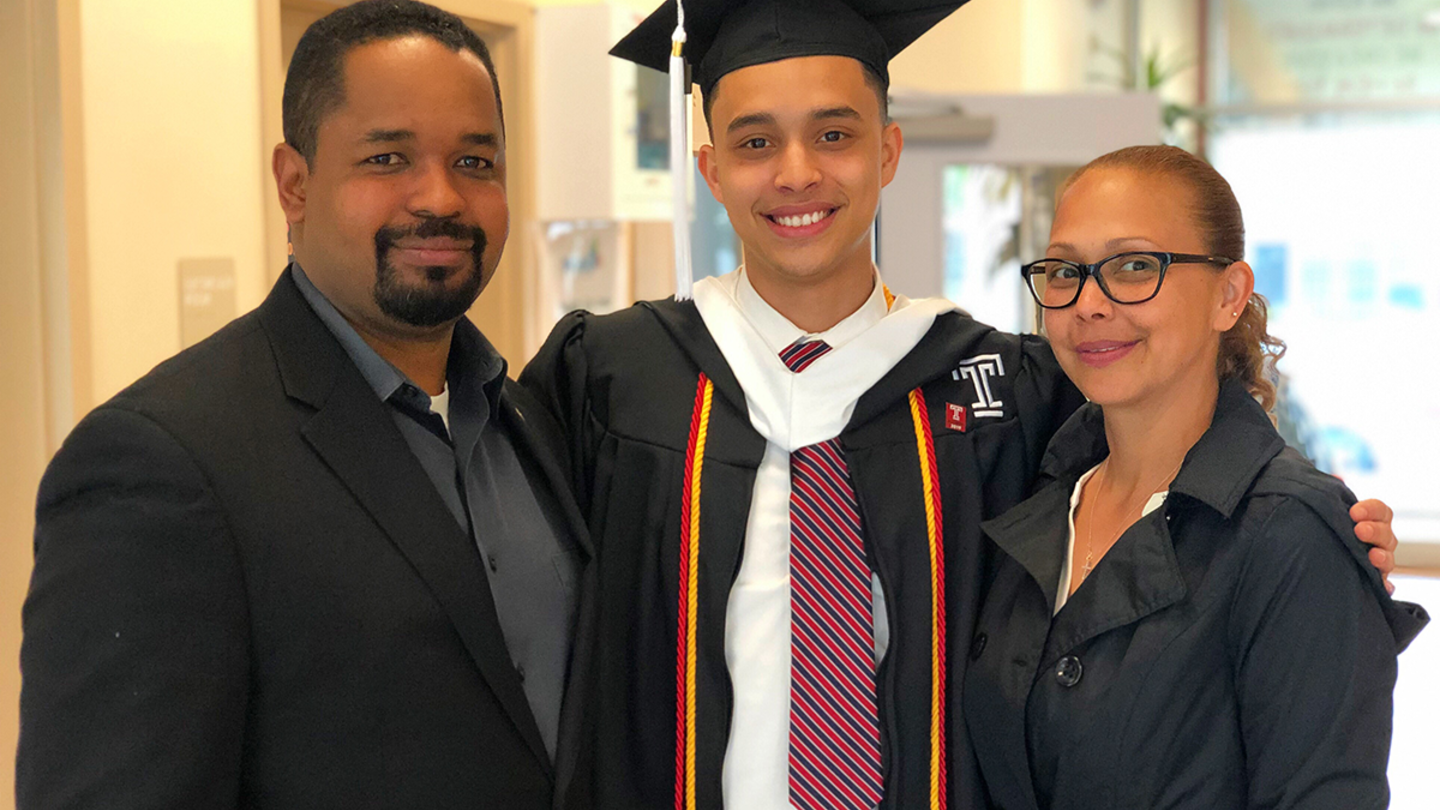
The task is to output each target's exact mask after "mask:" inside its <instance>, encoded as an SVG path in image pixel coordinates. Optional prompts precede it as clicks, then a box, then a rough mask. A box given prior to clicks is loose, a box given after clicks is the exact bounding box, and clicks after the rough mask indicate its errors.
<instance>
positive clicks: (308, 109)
mask: <svg viewBox="0 0 1440 810" xmlns="http://www.w3.org/2000/svg"><path fill="white" fill-rule="evenodd" d="M415 34H419V35H421V36H426V37H429V38H431V39H433V40H435V41H436V42H439V43H440V44H441V45H444V46H445V47H447V48H449V49H450V50H452V51H455V52H456V53H459V52H460V51H470V52H471V53H473V54H475V56H476V57H477V58H478V59H479V60H480V64H482V65H484V66H485V70H486V71H488V72H489V73H490V84H491V86H493V87H494V88H495V109H496V112H497V114H498V115H499V116H500V128H501V131H502V132H503V131H504V128H505V111H504V109H503V108H502V107H501V105H500V81H499V79H497V78H496V77H495V63H494V62H493V61H492V60H491V58H490V49H489V48H487V47H485V42H484V40H482V39H480V37H479V36H477V35H476V34H475V32H474V31H472V30H470V27H469V26H467V25H465V23H464V22H463V21H462V20H461V19H460V18H459V17H457V16H455V15H454V14H451V13H450V12H448V11H444V10H441V9H438V8H436V7H434V6H432V5H430V4H428V3H421V2H417V0H361V2H359V3H355V4H354V5H349V6H345V7H344V8H339V9H336V10H335V11H332V12H331V13H329V14H326V15H325V16H324V17H321V18H320V19H318V20H316V21H315V22H313V23H311V25H310V27H309V28H306V29H305V34H304V35H303V36H301V37H300V42H299V44H298V45H296V46H295V55H294V56H293V57H291V59H290V69H289V71H287V72H286V74H285V95H284V98H283V100H282V101H281V108H280V110H281V111H280V117H281V121H282V126H283V129H284V132H285V142H286V143H288V144H290V146H292V147H293V148H294V149H295V151H297V152H299V153H300V154H301V155H303V156H304V157H305V163H306V164H307V165H309V164H311V163H312V162H313V161H314V160H315V148H316V139H317V134H318V133H319V131H320V122H321V121H322V120H323V119H324V118H325V116H327V115H329V114H330V113H333V112H335V111H336V110H338V109H340V108H341V107H343V106H344V105H345V57H346V56H347V55H348V54H349V53H350V51H352V50H354V49H355V48H357V47H359V46H361V45H365V44H367V43H370V42H376V41H379V40H386V39H397V38H399V37H405V36H411V35H415Z"/></svg>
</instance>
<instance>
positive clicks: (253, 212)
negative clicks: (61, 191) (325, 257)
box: [80, 0, 270, 402]
mask: <svg viewBox="0 0 1440 810" xmlns="http://www.w3.org/2000/svg"><path fill="white" fill-rule="evenodd" d="M258 19H259V17H258V13H257V9H256V0H205V1H204V2H195V1H194V0H81V3H80V28H81V37H80V42H81V47H82V52H81V65H82V82H83V87H84V92H83V98H84V145H85V146H84V149H85V158H84V160H85V178H84V181H85V191H86V225H87V227H86V240H87V242H88V248H89V251H88V252H89V259H90V261H89V268H88V283H89V295H90V303H89V317H90V337H91V340H92V344H91V360H92V367H91V373H92V375H93V377H92V379H93V398H94V402H103V401H104V400H105V399H107V398H109V397H110V396H111V395H112V394H114V393H115V392H116V391H118V390H120V389H121V388H123V387H124V386H126V385H128V384H129V383H131V382H132V381H134V380H135V379H136V378H138V377H140V376H141V375H143V374H144V373H145V372H146V371H148V370H149V369H150V368H151V367H152V366H154V365H155V364H156V363H158V362H160V361H161V360H164V359H165V358H166V357H168V356H170V355H172V354H174V353H175V352H176V351H178V350H179V348H180V322H179V301H178V292H177V291H178V281H177V271H176V262H177V261H178V260H179V259H182V258H191V257H217V256H219V257H228V258H231V259H233V260H234V263H235V274H236V305H237V309H238V312H237V314H238V313H240V312H245V311H247V310H249V309H251V308H253V307H254V306H255V305H257V304H258V303H259V302H260V301H261V300H262V298H263V297H264V294H265V292H266V291H267V289H268V286H269V283H268V279H269V277H270V276H269V275H267V268H266V267H265V266H264V262H265V231H264V227H265V226H264V208H263V207H262V195H264V194H266V193H268V192H269V189H268V179H267V172H266V168H267V167H266V166H265V165H264V163H263V162H262V160H261V156H262V154H263V147H262V145H261V129H260V66H259V61H258V59H259V56H258V54H259V43H258V33H257V32H258Z"/></svg>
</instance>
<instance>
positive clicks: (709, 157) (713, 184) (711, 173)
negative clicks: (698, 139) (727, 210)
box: [696, 143, 725, 205]
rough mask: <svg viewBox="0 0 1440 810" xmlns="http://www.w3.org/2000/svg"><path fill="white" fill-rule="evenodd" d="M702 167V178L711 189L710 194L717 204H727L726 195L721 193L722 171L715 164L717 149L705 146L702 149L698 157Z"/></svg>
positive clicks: (709, 145)
mask: <svg viewBox="0 0 1440 810" xmlns="http://www.w3.org/2000/svg"><path fill="white" fill-rule="evenodd" d="M696 160H697V162H698V165H699V167H700V176H701V177H704V178H705V185H707V186H709V187H710V194H711V196H713V197H714V198H715V202H718V203H720V204H721V205H724V204H725V195H724V193H723V192H721V191H720V169H719V167H718V166H716V164H715V147H714V146H713V145H711V144H708V143H707V144H705V145H704V146H702V147H700V153H699V154H698V155H697V156H696Z"/></svg>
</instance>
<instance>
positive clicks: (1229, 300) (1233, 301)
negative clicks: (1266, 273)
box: [1215, 262, 1255, 332]
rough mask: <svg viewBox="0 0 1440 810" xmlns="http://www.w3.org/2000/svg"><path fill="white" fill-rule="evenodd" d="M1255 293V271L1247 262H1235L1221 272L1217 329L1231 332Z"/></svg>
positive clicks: (1216, 318)
mask: <svg viewBox="0 0 1440 810" xmlns="http://www.w3.org/2000/svg"><path fill="white" fill-rule="evenodd" d="M1253 292H1255V271H1254V270H1252V269H1251V268H1250V265H1249V264H1247V263H1245V262H1235V263H1234V264H1232V265H1230V266H1229V267H1227V268H1225V269H1224V270H1223V271H1221V274H1220V304H1219V306H1218V307H1217V308H1216V310H1215V329H1216V330H1217V331H1220V332H1226V331H1229V329H1230V327H1232V326H1234V325H1235V321H1236V315H1238V314H1240V313H1243V312H1244V311H1245V307H1246V306H1247V305H1248V304H1249V303H1250V294H1251V293H1253Z"/></svg>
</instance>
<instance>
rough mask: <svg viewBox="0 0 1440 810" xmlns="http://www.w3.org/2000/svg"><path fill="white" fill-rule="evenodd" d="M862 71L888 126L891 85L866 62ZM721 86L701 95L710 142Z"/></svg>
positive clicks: (713, 138) (882, 118)
mask: <svg viewBox="0 0 1440 810" xmlns="http://www.w3.org/2000/svg"><path fill="white" fill-rule="evenodd" d="M857 61H858V60H857ZM860 69H861V70H862V71H863V72H864V74H865V84H866V86H867V87H869V88H870V89H871V90H874V91H875V96H876V98H878V99H879V100H880V123H881V125H887V124H889V123H890V83H889V82H888V81H886V80H885V77H884V76H881V75H880V74H879V73H876V72H875V69H874V68H872V67H870V66H869V65H867V64H865V63H864V62H861V63H860ZM720 78H722V79H723V78H725V77H723V76H722V77H720ZM719 86H720V82H719V81H718V80H717V81H716V82H715V86H714V87H711V88H710V92H709V93H702V94H701V97H700V100H701V102H702V104H701V106H702V108H703V109H704V110H705V128H706V130H708V131H709V133H710V140H712V141H713V140H715V127H714V125H712V124H711V123H710V108H712V107H714V106H715V90H716V88H718V87H719Z"/></svg>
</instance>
